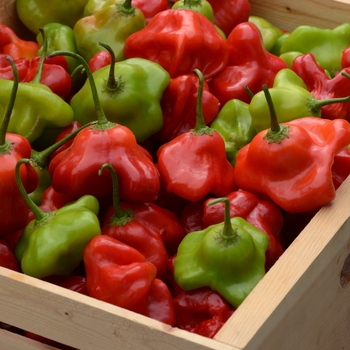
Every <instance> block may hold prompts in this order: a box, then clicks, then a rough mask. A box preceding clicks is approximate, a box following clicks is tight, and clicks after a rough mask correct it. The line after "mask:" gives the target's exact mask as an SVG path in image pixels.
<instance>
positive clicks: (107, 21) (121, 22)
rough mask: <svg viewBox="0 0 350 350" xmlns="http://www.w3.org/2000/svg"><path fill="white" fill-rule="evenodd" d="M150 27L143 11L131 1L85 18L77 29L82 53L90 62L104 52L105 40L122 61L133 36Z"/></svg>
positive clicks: (107, 5) (76, 33)
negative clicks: (125, 49)
mask: <svg viewBox="0 0 350 350" xmlns="http://www.w3.org/2000/svg"><path fill="white" fill-rule="evenodd" d="M145 26H146V22H145V17H144V15H143V13H142V12H141V10H139V9H138V8H136V7H134V6H133V5H132V3H131V0H124V1H123V2H115V3H111V4H109V3H108V4H106V5H104V6H103V7H102V8H101V10H100V11H98V12H96V13H94V14H92V15H91V16H88V17H83V18H81V19H80V20H79V21H77V23H76V24H75V26H74V37H75V40H76V45H77V50H78V53H79V54H80V55H81V56H83V57H84V58H85V59H86V60H87V61H89V60H90V59H91V58H92V57H93V56H94V55H95V54H96V53H97V52H99V51H100V49H101V48H100V46H99V44H98V43H99V42H100V41H103V42H104V43H106V44H107V45H108V46H110V47H111V48H112V50H113V51H114V53H115V57H116V59H117V60H118V61H122V60H124V59H125V56H124V43H125V40H126V39H127V38H128V37H129V36H130V35H131V34H133V33H135V32H138V31H140V30H141V29H143V28H144V27H145Z"/></svg>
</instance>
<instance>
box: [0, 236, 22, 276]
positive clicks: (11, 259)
mask: <svg viewBox="0 0 350 350" xmlns="http://www.w3.org/2000/svg"><path fill="white" fill-rule="evenodd" d="M0 266H1V267H6V268H7V269H10V270H13V271H17V272H20V271H21V268H20V266H19V264H18V261H17V260H16V257H15V255H14V253H13V250H12V249H11V248H10V246H9V245H8V244H7V243H6V242H5V241H4V240H2V239H0Z"/></svg>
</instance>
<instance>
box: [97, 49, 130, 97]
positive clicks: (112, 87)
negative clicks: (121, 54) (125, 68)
mask: <svg viewBox="0 0 350 350" xmlns="http://www.w3.org/2000/svg"><path fill="white" fill-rule="evenodd" d="M99 45H100V46H102V47H104V48H105V49H106V50H107V51H108V53H109V54H110V56H111V64H110V68H109V75H108V80H107V84H106V86H105V87H106V89H107V90H108V91H110V92H115V91H121V90H122V89H123V87H124V82H123V80H122V79H121V78H120V77H118V79H117V78H116V77H115V74H114V71H115V53H114V51H113V49H112V48H111V47H110V46H109V45H107V44H104V43H101V42H99Z"/></svg>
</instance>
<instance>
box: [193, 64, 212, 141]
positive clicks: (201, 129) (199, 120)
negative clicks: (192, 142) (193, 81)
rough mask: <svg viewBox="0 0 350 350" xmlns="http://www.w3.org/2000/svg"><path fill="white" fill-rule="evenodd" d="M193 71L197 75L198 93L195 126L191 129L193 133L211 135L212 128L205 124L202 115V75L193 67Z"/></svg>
mask: <svg viewBox="0 0 350 350" xmlns="http://www.w3.org/2000/svg"><path fill="white" fill-rule="evenodd" d="M194 72H195V73H196V74H197V76H198V80H199V83H198V93H197V101H196V127H195V129H194V130H193V134H194V135H203V134H208V135H211V134H212V133H213V129H211V128H209V127H208V126H206V125H205V122H204V116H203V102H202V100H203V87H204V77H203V74H202V72H201V71H200V70H199V69H194Z"/></svg>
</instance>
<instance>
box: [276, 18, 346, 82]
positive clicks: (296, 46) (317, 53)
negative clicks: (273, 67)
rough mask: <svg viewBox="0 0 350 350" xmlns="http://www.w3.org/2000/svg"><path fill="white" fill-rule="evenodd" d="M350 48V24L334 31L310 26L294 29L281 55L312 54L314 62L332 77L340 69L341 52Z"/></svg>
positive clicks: (283, 45) (344, 24) (283, 46)
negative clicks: (292, 52)
mask: <svg viewBox="0 0 350 350" xmlns="http://www.w3.org/2000/svg"><path fill="white" fill-rule="evenodd" d="M349 46H350V23H343V24H341V25H340V26H338V27H336V28H334V29H322V28H317V27H312V26H306V25H303V26H299V27H297V28H295V29H294V30H293V31H292V32H291V33H290V35H289V36H288V38H286V40H285V41H284V42H283V44H282V47H281V54H282V53H286V52H289V51H299V52H302V53H304V54H305V53H312V54H313V55H314V57H315V58H316V61H317V62H318V63H319V64H320V65H321V66H322V67H323V68H324V69H326V70H327V71H329V73H330V74H331V76H334V75H335V74H336V73H337V72H339V71H340V70H341V69H342V66H341V58H342V51H343V50H345V49H346V48H348V47H349Z"/></svg>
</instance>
